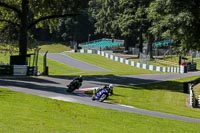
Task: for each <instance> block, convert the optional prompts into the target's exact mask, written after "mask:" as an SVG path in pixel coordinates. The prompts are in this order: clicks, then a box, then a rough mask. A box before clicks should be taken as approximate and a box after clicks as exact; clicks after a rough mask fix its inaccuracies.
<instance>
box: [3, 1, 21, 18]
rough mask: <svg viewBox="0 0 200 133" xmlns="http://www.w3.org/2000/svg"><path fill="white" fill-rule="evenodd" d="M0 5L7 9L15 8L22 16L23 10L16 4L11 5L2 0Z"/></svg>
mask: <svg viewBox="0 0 200 133" xmlns="http://www.w3.org/2000/svg"><path fill="white" fill-rule="evenodd" d="M0 7H4V8H7V9H11V10H13V11H14V12H16V13H17V14H18V16H19V17H20V16H21V11H20V10H19V9H18V8H16V7H15V6H13V5H9V4H8V3H5V2H2V1H0Z"/></svg>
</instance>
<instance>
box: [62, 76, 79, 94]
mask: <svg viewBox="0 0 200 133" xmlns="http://www.w3.org/2000/svg"><path fill="white" fill-rule="evenodd" d="M82 82H83V77H82V75H80V76H78V77H76V78H74V79H73V80H72V82H71V83H70V84H69V85H67V89H66V91H67V92H70V93H71V92H73V91H74V90H75V89H79V88H80V87H81V86H82Z"/></svg>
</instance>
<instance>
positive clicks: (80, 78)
mask: <svg viewBox="0 0 200 133" xmlns="http://www.w3.org/2000/svg"><path fill="white" fill-rule="evenodd" d="M73 81H75V82H77V81H78V83H79V86H81V85H82V82H83V77H82V75H79V76H78V77H76V78H75V79H74V80H73Z"/></svg>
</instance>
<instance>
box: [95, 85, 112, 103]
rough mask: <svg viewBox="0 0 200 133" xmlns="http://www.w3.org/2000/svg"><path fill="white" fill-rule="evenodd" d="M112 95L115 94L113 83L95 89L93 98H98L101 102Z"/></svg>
mask: <svg viewBox="0 0 200 133" xmlns="http://www.w3.org/2000/svg"><path fill="white" fill-rule="evenodd" d="M111 95H113V87H112V85H109V86H107V85H106V86H104V87H103V88H99V89H97V90H94V94H93V96H92V100H97V101H99V102H103V101H104V100H106V99H107V98H108V97H109V96H111Z"/></svg>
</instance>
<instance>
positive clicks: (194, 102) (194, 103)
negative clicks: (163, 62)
mask: <svg viewBox="0 0 200 133" xmlns="http://www.w3.org/2000/svg"><path fill="white" fill-rule="evenodd" d="M199 83H200V78H197V79H195V80H192V81H188V82H184V83H183V92H184V93H189V106H191V107H200V97H198V99H196V98H195V94H194V91H193V87H194V86H195V85H197V84H199Z"/></svg>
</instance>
